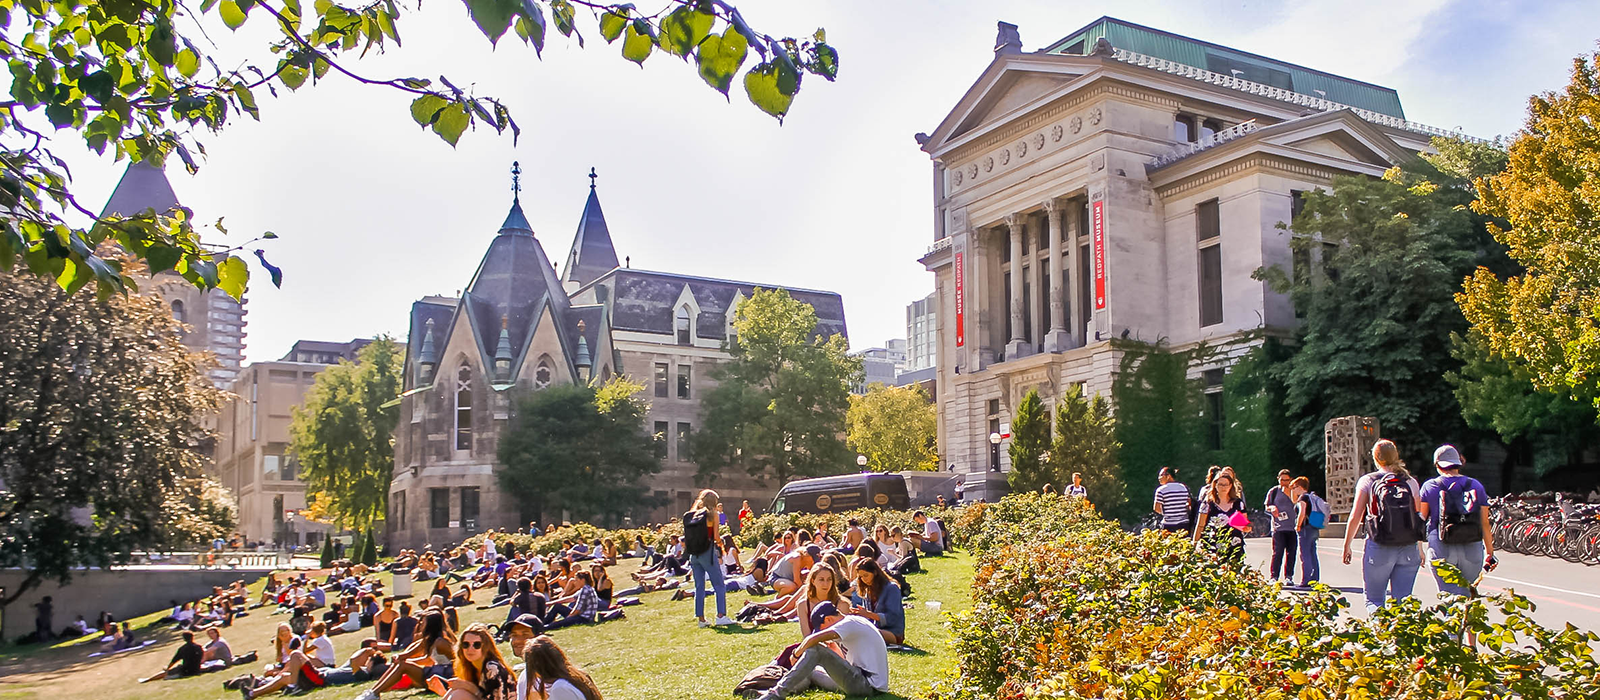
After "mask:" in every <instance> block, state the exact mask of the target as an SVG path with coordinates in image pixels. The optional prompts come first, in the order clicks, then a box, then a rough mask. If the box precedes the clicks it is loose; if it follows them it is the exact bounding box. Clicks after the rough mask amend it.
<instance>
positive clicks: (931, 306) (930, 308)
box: [901, 294, 939, 372]
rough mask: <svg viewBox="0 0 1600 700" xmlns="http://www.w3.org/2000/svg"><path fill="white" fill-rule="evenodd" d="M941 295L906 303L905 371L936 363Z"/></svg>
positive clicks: (932, 295)
mask: <svg viewBox="0 0 1600 700" xmlns="http://www.w3.org/2000/svg"><path fill="white" fill-rule="evenodd" d="M938 309H939V295H937V294H929V295H928V296H926V297H923V298H921V299H918V300H916V301H913V302H911V303H910V304H906V366H905V368H904V369H903V370H901V371H904V372H915V371H917V370H919V369H927V368H929V367H932V366H933V365H934V362H935V359H936V357H937V355H938V348H939V344H938V336H939V314H938Z"/></svg>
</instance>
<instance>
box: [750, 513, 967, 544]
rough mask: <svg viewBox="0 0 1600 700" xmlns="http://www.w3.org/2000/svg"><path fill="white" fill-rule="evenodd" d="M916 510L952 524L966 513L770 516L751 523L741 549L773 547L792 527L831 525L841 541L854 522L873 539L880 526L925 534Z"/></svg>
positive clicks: (832, 532)
mask: <svg viewBox="0 0 1600 700" xmlns="http://www.w3.org/2000/svg"><path fill="white" fill-rule="evenodd" d="M916 510H921V511H923V512H924V513H927V515H928V517H930V518H935V519H937V520H939V522H942V523H947V524H948V523H949V522H950V521H951V520H952V519H954V518H956V517H958V515H959V514H960V512H961V511H962V510H963V509H961V508H940V507H937V506H929V507H926V508H920V509H915V510H877V509H873V508H862V509H858V510H851V511H845V512H842V513H784V514H782V515H773V514H770V513H769V514H767V515H762V516H758V517H755V518H751V519H750V520H749V521H747V522H746V523H745V526H744V530H742V531H741V532H740V533H739V537H738V542H739V546H740V547H745V548H749V547H754V546H757V545H758V544H771V543H772V542H774V541H776V539H777V538H778V537H780V536H781V535H782V533H783V531H785V530H787V529H789V528H791V527H798V528H800V529H802V530H808V531H811V532H816V531H817V526H818V525H820V524H822V523H827V524H828V533H829V534H830V535H831V536H832V537H833V538H834V539H836V540H837V539H840V538H842V537H843V536H844V531H845V528H846V527H847V523H849V521H850V520H851V519H855V521H856V522H858V523H860V524H861V526H862V527H864V528H866V530H867V535H868V537H869V538H870V537H871V535H872V529H873V528H874V527H877V526H878V525H880V524H881V525H884V526H886V527H889V528H896V527H898V528H900V529H902V530H904V531H905V532H912V531H916V532H921V531H922V526H921V525H918V524H917V523H916V522H915V521H913V520H912V519H911V516H912V514H913V513H915V512H916Z"/></svg>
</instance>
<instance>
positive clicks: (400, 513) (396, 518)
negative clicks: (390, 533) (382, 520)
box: [389, 491, 406, 530]
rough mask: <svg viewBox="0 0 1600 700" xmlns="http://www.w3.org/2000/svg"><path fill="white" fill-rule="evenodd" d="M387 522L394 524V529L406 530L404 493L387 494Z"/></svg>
mask: <svg viewBox="0 0 1600 700" xmlns="http://www.w3.org/2000/svg"><path fill="white" fill-rule="evenodd" d="M389 522H391V523H394V526H395V528H396V529H400V530H404V529H406V492H404V491H396V492H394V493H391V494H389Z"/></svg>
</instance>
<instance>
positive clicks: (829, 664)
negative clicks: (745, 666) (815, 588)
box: [759, 602, 889, 700]
mask: <svg viewBox="0 0 1600 700" xmlns="http://www.w3.org/2000/svg"><path fill="white" fill-rule="evenodd" d="M811 626H812V627H813V628H815V629H817V630H819V631H817V632H814V633H812V634H810V635H808V636H807V637H806V638H805V640H804V641H801V642H800V645H799V646H798V647H796V648H795V651H794V654H795V662H794V666H793V667H792V668H790V669H789V671H788V672H787V673H785V674H783V678H782V679H780V680H779V681H778V684H777V685H776V686H774V687H773V688H772V689H771V690H768V691H767V692H766V693H763V694H762V695H761V697H760V699H759V700H781V699H782V698H786V697H789V696H790V695H794V694H796V693H799V692H801V691H803V690H805V689H807V688H810V687H811V686H812V685H814V684H815V685H818V686H820V687H823V688H825V689H827V690H833V691H836V692H841V693H844V694H845V695H846V696H847V697H867V696H871V695H877V694H879V693H886V692H888V691H889V648H888V646H887V645H886V644H884V641H883V636H882V635H881V634H879V632H878V628H877V627H875V626H873V624H872V623H871V622H870V621H868V620H866V619H864V618H861V617H857V616H855V615H846V614H844V613H843V612H841V611H840V610H839V609H838V608H837V607H835V606H834V604H833V603H831V602H823V603H818V604H817V606H816V608H815V609H813V610H812V611H811ZM829 642H835V643H837V644H838V645H839V646H840V647H842V648H843V653H842V654H841V653H839V652H835V651H834V650H833V649H831V648H829V646H828V643H829ZM818 670H820V671H822V674H823V676H816V675H815V672H816V671H818ZM824 677H825V680H824Z"/></svg>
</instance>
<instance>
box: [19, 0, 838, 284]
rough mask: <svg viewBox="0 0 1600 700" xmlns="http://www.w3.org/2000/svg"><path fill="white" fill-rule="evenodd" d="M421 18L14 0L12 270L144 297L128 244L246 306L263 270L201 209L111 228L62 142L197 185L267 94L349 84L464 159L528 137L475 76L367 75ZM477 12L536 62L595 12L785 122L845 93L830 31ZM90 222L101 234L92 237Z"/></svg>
mask: <svg viewBox="0 0 1600 700" xmlns="http://www.w3.org/2000/svg"><path fill="white" fill-rule="evenodd" d="M420 7H421V3H420V1H419V2H417V3H415V4H413V3H411V2H408V1H407V0H371V1H370V2H360V3H357V4H354V5H343V4H336V3H333V2H327V1H324V0H319V1H318V2H314V3H312V2H304V0H221V1H220V2H219V1H218V0H201V1H200V2H198V3H187V4H186V3H181V2H178V1H177V0H43V1H40V2H21V3H17V2H8V3H6V5H5V8H6V11H5V12H3V13H0V32H3V33H4V35H5V37H6V40H5V41H4V42H0V59H3V60H4V61H5V62H6V64H7V68H8V69H9V72H10V75H11V78H12V80H11V84H10V85H11V87H10V98H11V99H9V100H7V101H4V102H0V144H3V145H0V206H4V207H5V209H6V212H7V216H6V217H4V218H3V219H0V267H4V268H5V269H6V270H10V269H11V268H12V267H13V265H14V264H15V262H16V260H17V258H19V257H21V258H22V259H23V261H24V262H25V264H26V266H27V268H28V269H29V270H31V271H32V272H33V273H35V274H37V275H40V276H44V277H49V278H51V279H54V280H56V281H57V282H58V283H59V284H60V285H61V286H62V287H63V288H65V289H67V290H69V291H76V290H78V289H79V288H81V287H83V286H85V285H87V284H88V283H90V282H94V283H96V285H97V287H98V288H99V291H100V293H101V294H102V295H104V294H109V293H111V292H113V291H116V290H120V289H125V288H128V287H131V286H133V284H134V282H133V279H132V278H130V277H129V276H128V275H126V274H124V269H123V267H122V264H121V263H120V262H119V261H118V260H116V259H110V258H105V257H102V256H101V255H100V254H99V251H101V244H102V243H103V242H105V241H115V242H116V243H118V244H120V246H121V248H122V249H123V250H126V251H127V252H129V253H131V254H132V255H133V256H134V257H135V258H137V259H139V260H142V261H145V262H147V263H148V265H149V267H150V268H151V269H152V271H154V272H160V271H162V270H169V269H170V270H175V271H177V272H178V273H180V274H181V275H183V277H184V278H185V279H187V280H188V281H189V282H191V283H193V284H195V285H196V286H200V287H205V288H217V289H221V290H223V291H226V292H227V293H228V294H230V295H232V296H234V297H235V298H239V297H240V296H241V295H242V294H243V293H244V289H245V285H246V283H247V281H248V279H249V269H248V266H247V264H246V262H245V260H244V258H243V257H241V256H240V254H247V253H246V251H247V250H248V249H249V248H250V246H251V244H252V243H254V242H255V241H254V240H252V241H246V242H244V243H242V244H237V245H233V246H231V247H226V248H224V249H220V250H219V249H216V248H203V247H201V245H200V242H199V239H198V236H197V235H196V232H195V227H194V221H193V218H194V217H193V214H192V212H190V211H189V210H187V209H178V210H174V211H171V212H157V211H146V212H122V214H124V215H126V216H110V217H106V218H100V217H99V215H98V212H96V211H93V210H91V209H89V208H87V207H85V206H83V205H82V204H81V203H80V202H79V200H78V198H77V193H76V191H75V189H74V186H73V184H72V179H71V175H70V172H69V171H68V170H67V167H66V163H65V162H64V161H63V160H62V159H61V158H60V157H58V156H57V154H56V152H55V150H56V149H55V141H54V139H55V138H57V135H58V134H64V135H67V136H68V137H69V138H70V137H76V138H81V139H82V140H83V142H84V144H85V145H86V146H87V147H88V148H89V149H90V150H92V151H94V152H95V153H99V154H102V155H103V154H105V153H106V152H107V151H110V152H111V153H112V155H113V157H114V158H115V159H116V160H119V161H120V160H122V159H125V158H126V159H131V160H133V161H136V162H149V163H153V164H155V165H157V166H160V165H162V164H163V163H165V161H166V160H167V159H168V158H169V157H171V156H176V157H177V158H178V159H180V160H181V161H182V162H183V164H184V167H186V168H188V169H189V171H190V172H194V171H195V170H196V169H197V168H198V167H199V161H200V159H201V158H202V157H203V156H204V155H205V148H204V146H203V145H201V143H200V142H199V141H198V140H197V139H196V134H198V133H203V132H207V131H209V132H217V131H220V130H222V129H223V128H224V127H225V126H226V125H227V123H228V120H229V118H237V117H240V116H248V117H250V118H251V119H256V120H259V119H260V118H261V111H262V110H261V108H260V106H259V105H258V102H259V101H260V99H261V98H262V97H263V92H267V93H271V94H274V95H275V94H277V91H278V88H280V87H282V88H286V89H288V90H291V91H292V90H299V89H302V88H304V87H307V86H308V85H314V84H316V83H318V82H321V81H323V80H324V79H328V78H337V79H339V80H349V81H354V82H355V83H359V84H362V85H367V86H376V87H381V88H384V89H389V90H397V91H399V92H402V93H405V94H406V95H407V96H409V97H410V98H411V99H412V102H411V107H410V116H411V118H412V119H414V120H415V121H416V123H417V124H418V125H420V126H421V127H422V128H425V129H430V130H432V131H433V132H434V133H435V134H437V135H438V136H439V137H440V138H442V139H444V140H445V141H447V142H449V143H450V144H451V145H452V146H453V145H455V144H456V142H457V141H458V140H459V139H460V138H461V135H462V134H463V133H465V132H466V131H467V130H468V129H469V128H475V127H477V126H483V127H486V128H490V129H494V130H495V131H497V132H502V133H503V132H505V131H508V130H509V131H511V133H512V135H513V138H515V137H516V136H517V135H518V133H519V131H520V130H519V128H518V127H517V123H516V122H515V121H514V120H513V119H512V116H511V110H510V108H509V107H507V106H506V105H505V104H504V103H502V102H501V101H500V100H498V99H496V98H494V97H492V96H485V95H479V94H477V93H476V92H475V91H474V90H473V89H472V88H471V85H472V81H470V80H463V79H461V78H460V76H457V79H456V80H454V81H452V80H450V79H448V78H446V77H445V76H442V75H441V76H438V77H437V78H433V77H405V76H399V77H392V78H389V77H384V78H377V77H372V76H370V75H366V74H363V73H361V72H358V69H357V68H356V66H355V64H356V63H358V62H359V60H360V58H361V57H364V56H366V55H367V54H368V53H369V52H371V53H382V52H383V51H384V50H386V49H390V48H398V47H399V46H400V31H399V30H400V28H402V27H403V26H406V23H405V20H406V19H407V18H409V17H410V16H411V15H413V14H414V13H416V12H417V11H419V10H420ZM466 9H467V12H468V14H469V16H470V17H471V19H472V22H473V24H475V25H476V26H477V28H478V29H479V30H480V31H482V33H483V35H484V37H485V38H487V39H488V41H489V42H490V43H492V44H494V43H498V42H499V40H501V39H502V38H505V36H506V35H507V34H508V33H514V34H515V36H516V38H517V40H518V41H520V42H522V43H523V44H525V45H528V46H531V47H532V48H533V50H534V52H535V54H536V55H537V54H538V53H539V52H541V51H543V49H544V45H545V39H546V35H547V30H548V29H549V28H553V29H554V30H555V31H557V32H560V33H561V34H562V35H564V36H566V37H569V38H570V39H571V40H572V41H575V42H576V43H577V44H578V46H580V47H581V46H583V45H584V43H585V40H584V37H583V33H584V32H586V31H591V30H590V29H588V28H584V27H580V24H584V23H583V22H581V21H580V19H579V15H580V14H589V15H592V17H593V18H594V21H595V25H597V26H595V28H594V29H593V30H592V31H593V32H594V33H596V34H598V35H599V36H600V38H602V39H604V40H605V41H606V43H609V44H613V45H617V46H619V48H620V51H621V54H622V58H624V59H626V60H628V61H632V62H634V63H638V64H641V65H642V64H643V63H644V62H645V60H646V59H648V58H649V57H650V56H651V55H652V54H653V53H655V52H657V51H660V52H662V53H665V54H668V55H671V56H675V57H678V58H681V59H683V61H684V62H685V63H686V64H688V63H692V64H693V67H694V68H693V69H694V70H695V71H696V72H698V74H699V75H700V78H701V79H702V80H704V81H705V83H706V84H707V85H708V86H710V87H711V88H712V89H713V90H716V91H718V92H720V93H722V94H723V95H727V94H728V91H729V89H730V88H731V87H732V84H733V80H734V78H735V77H736V76H738V75H739V74H740V71H741V70H742V71H743V72H744V76H743V78H742V80H741V82H742V83H743V87H744V90H745V94H746V95H748V97H749V99H750V101H751V102H752V103H753V104H755V105H756V107H758V108H760V109H761V110H762V111H764V112H766V113H768V114H771V115H773V116H774V117H777V118H779V119H782V117H783V116H784V115H785V114H787V113H788V110H789V106H790V104H791V102H792V101H793V100H794V97H795V95H796V94H797V93H798V92H799V91H800V84H801V80H802V78H803V76H805V75H806V74H808V73H809V74H812V75H817V76H820V77H822V78H824V79H827V80H833V79H834V77H835V76H836V75H837V73H838V68H839V55H838V52H836V51H835V50H834V49H833V47H831V46H829V45H828V44H827V40H826V35H825V34H824V32H823V31H822V30H821V29H818V30H817V31H816V32H815V33H814V34H812V35H810V36H802V37H800V38H793V37H787V38H781V39H780V38H775V37H773V36H771V35H768V34H765V33H763V32H759V31H757V30H755V29H754V28H752V27H751V26H750V24H749V23H747V22H746V21H745V20H744V17H743V16H742V15H741V14H740V13H739V10H738V9H737V8H735V7H733V6H732V5H730V4H728V3H727V2H725V1H724V0H668V1H667V2H665V3H662V5H661V6H660V9H658V10H656V11H654V12H650V11H644V10H640V9H637V8H636V7H635V6H634V5H633V3H611V2H593V1H591V0H467V1H466ZM252 18H253V19H254V20H255V22H256V23H257V24H261V23H267V24H269V25H270V26H271V30H270V33H269V34H268V36H269V37H270V38H268V39H267V40H266V41H265V42H264V43H261V44H253V43H251V40H245V39H242V38H234V36H243V35H234V36H230V35H229V34H227V33H225V32H224V31H223V30H224V28H226V29H227V30H238V29H239V28H240V27H242V26H243V25H245V24H246V23H247V22H249V21H250V20H251V19H252ZM590 36H591V38H592V37H593V34H591V35H590ZM219 41H220V42H221V44H222V45H219V44H218V42H219ZM434 48H435V50H448V47H434ZM413 50H417V49H416V47H415V46H413ZM424 50H425V49H424ZM224 66H226V67H224ZM746 66H748V67H746ZM345 84H346V85H348V84H349V83H345ZM463 86H465V87H463ZM597 89H599V86H597ZM84 218H87V219H88V220H89V221H91V222H92V223H91V224H90V225H88V226H79V225H78V224H77V223H75V222H76V221H80V220H83V219H84ZM217 228H219V229H221V228H222V227H221V225H220V220H219V222H218V226H217ZM271 237H273V236H272V234H270V233H268V234H265V235H263V236H261V238H271ZM211 243H213V244H215V243H216V241H211ZM255 255H256V256H257V257H258V258H259V259H260V262H261V265H262V266H264V267H265V268H266V269H267V271H268V272H269V273H270V274H271V276H272V278H273V282H274V283H275V284H276V283H277V282H278V281H279V276H280V273H279V272H278V270H277V268H274V267H272V266H271V265H270V264H268V263H267V261H266V258H265V257H264V255H263V252H262V251H261V250H260V249H256V250H255Z"/></svg>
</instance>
